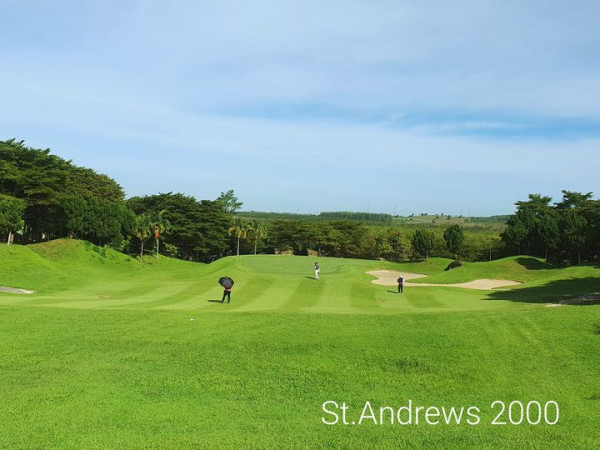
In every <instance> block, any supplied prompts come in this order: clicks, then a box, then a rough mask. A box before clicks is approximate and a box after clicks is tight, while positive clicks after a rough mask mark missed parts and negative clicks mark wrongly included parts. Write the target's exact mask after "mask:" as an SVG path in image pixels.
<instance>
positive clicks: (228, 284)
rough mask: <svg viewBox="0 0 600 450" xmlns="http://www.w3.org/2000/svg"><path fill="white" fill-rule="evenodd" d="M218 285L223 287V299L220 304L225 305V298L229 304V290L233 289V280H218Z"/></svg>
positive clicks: (225, 278)
mask: <svg viewBox="0 0 600 450" xmlns="http://www.w3.org/2000/svg"><path fill="white" fill-rule="evenodd" d="M219 284H220V285H221V286H223V289H224V291H223V298H222V299H221V303H225V297H227V303H228V304H229V303H231V288H232V287H233V280H232V279H231V278H230V277H221V278H219Z"/></svg>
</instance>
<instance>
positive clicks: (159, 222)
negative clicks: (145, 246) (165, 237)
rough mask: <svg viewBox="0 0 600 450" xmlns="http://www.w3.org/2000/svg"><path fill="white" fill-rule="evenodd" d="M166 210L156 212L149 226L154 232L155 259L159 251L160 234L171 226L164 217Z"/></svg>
mask: <svg viewBox="0 0 600 450" xmlns="http://www.w3.org/2000/svg"><path fill="white" fill-rule="evenodd" d="M166 212H167V210H166V209H163V210H162V211H161V212H159V213H158V216H156V218H155V220H154V221H152V223H151V224H150V228H151V229H152V230H153V232H154V239H155V240H156V259H158V255H159V253H160V252H159V246H160V236H161V235H162V234H163V233H164V232H166V231H169V229H170V228H171V222H169V221H168V220H167V219H165V217H164V215H165V213H166Z"/></svg>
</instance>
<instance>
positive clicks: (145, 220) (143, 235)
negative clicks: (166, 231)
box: [134, 214, 153, 262]
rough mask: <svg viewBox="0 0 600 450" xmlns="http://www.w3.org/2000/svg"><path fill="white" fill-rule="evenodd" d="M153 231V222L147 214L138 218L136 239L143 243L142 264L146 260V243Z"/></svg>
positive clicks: (135, 231) (136, 219)
mask: <svg viewBox="0 0 600 450" xmlns="http://www.w3.org/2000/svg"><path fill="white" fill-rule="evenodd" d="M152 230H153V227H152V221H151V220H150V217H149V216H148V215H147V214H140V215H139V216H136V218H135V227H134V233H135V237H137V238H138V239H139V240H140V242H141V249H140V262H142V261H143V259H144V241H145V240H146V239H148V238H149V237H150V235H151V234H152Z"/></svg>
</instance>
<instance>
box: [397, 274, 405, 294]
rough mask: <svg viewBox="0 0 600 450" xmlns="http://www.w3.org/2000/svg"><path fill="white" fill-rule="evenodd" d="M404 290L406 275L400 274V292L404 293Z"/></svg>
mask: <svg viewBox="0 0 600 450" xmlns="http://www.w3.org/2000/svg"><path fill="white" fill-rule="evenodd" d="M403 292H404V277H403V276H402V275H400V276H399V277H398V294H402V293H403Z"/></svg>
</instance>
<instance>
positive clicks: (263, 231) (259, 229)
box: [252, 219, 267, 255]
mask: <svg viewBox="0 0 600 450" xmlns="http://www.w3.org/2000/svg"><path fill="white" fill-rule="evenodd" d="M252 232H253V233H254V254H255V255H256V250H257V248H258V242H259V241H262V240H263V239H264V238H265V237H267V228H266V227H265V225H264V223H263V222H261V221H260V220H256V219H254V220H253V221H252Z"/></svg>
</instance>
